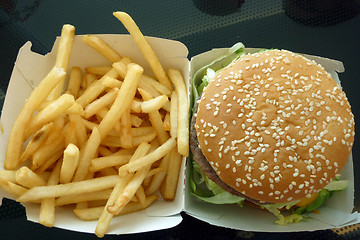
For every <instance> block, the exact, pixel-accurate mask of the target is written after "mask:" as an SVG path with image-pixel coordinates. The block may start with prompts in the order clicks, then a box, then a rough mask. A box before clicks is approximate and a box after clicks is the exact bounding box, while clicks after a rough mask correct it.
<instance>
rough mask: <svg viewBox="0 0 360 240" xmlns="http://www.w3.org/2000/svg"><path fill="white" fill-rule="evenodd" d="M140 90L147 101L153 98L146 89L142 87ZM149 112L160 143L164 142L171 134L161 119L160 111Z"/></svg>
mask: <svg viewBox="0 0 360 240" xmlns="http://www.w3.org/2000/svg"><path fill="white" fill-rule="evenodd" d="M138 91H139V92H140V94H141V96H142V98H143V99H144V100H145V101H149V100H152V96H151V95H150V93H148V92H146V91H145V90H143V89H141V88H139V89H138ZM148 114H149V120H150V122H151V125H152V126H153V128H154V129H155V131H156V133H157V137H158V139H159V141H160V143H164V142H165V141H166V140H167V139H168V138H169V135H168V133H167V132H166V131H165V129H164V123H163V121H162V120H161V116H160V113H159V112H158V111H157V110H155V111H151V112H149V113H148Z"/></svg>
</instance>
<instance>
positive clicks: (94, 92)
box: [76, 69, 119, 107]
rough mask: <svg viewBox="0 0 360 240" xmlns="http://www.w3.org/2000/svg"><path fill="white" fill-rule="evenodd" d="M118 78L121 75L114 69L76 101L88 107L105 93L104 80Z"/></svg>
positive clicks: (94, 83) (89, 87)
mask: <svg viewBox="0 0 360 240" xmlns="http://www.w3.org/2000/svg"><path fill="white" fill-rule="evenodd" d="M118 76H119V74H118V73H117V72H116V71H115V70H114V69H110V70H109V71H108V72H107V73H106V74H105V75H104V76H102V77H101V78H100V79H99V80H95V81H94V82H93V83H92V84H91V85H90V86H88V87H87V88H86V90H85V91H84V92H83V93H82V94H81V95H80V96H79V97H78V98H77V99H76V102H77V103H79V104H80V105H81V106H82V107H86V106H87V105H88V104H89V103H91V102H92V101H94V100H95V99H96V98H97V97H98V96H99V95H100V94H101V93H102V92H103V91H105V89H106V86H105V85H103V84H102V81H103V79H104V78H106V77H112V78H117V77H118Z"/></svg>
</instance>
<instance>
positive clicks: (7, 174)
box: [0, 169, 16, 183]
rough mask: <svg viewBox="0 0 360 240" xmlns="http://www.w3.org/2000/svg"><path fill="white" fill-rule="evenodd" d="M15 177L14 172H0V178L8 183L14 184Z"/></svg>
mask: <svg viewBox="0 0 360 240" xmlns="http://www.w3.org/2000/svg"><path fill="white" fill-rule="evenodd" d="M15 175H16V170H5V169H3V170H0V178H2V179H4V180H7V181H9V182H13V183H15V182H16V179H15Z"/></svg>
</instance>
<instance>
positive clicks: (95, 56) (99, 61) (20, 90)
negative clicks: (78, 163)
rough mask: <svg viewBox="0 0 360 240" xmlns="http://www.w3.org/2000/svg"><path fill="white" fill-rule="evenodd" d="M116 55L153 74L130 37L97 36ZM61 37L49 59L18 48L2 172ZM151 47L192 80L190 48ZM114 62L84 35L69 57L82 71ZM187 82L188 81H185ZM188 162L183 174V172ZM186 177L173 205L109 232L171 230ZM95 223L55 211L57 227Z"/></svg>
mask: <svg viewBox="0 0 360 240" xmlns="http://www.w3.org/2000/svg"><path fill="white" fill-rule="evenodd" d="M97 36H98V37H100V38H101V39H102V40H104V41H105V42H106V43H107V44H109V45H110V46H111V47H112V48H113V49H114V50H115V51H117V52H118V53H119V54H120V55H122V56H128V57H130V58H131V59H132V60H133V61H134V62H136V63H138V64H140V65H141V66H143V67H144V72H145V73H146V74H148V75H150V76H151V75H153V74H152V71H151V68H150V66H149V65H148V64H147V62H146V60H145V58H144V57H143V55H142V53H141V52H140V50H139V48H138V47H137V45H136V43H135V42H134V41H133V38H132V37H131V36H130V35H119V34H117V35H115V34H114V35H97ZM58 40H59V38H57V40H56V42H55V44H54V46H53V49H52V51H51V52H50V53H48V54H46V55H45V56H43V55H40V54H38V53H35V52H32V51H31V42H27V43H25V45H24V46H23V47H21V48H20V50H19V53H18V56H17V59H16V62H15V66H14V69H13V72H12V75H11V78H10V82H9V86H8V89H7V94H6V98H5V102H4V106H3V109H2V114H1V124H2V129H4V131H2V132H1V134H0V169H3V165H4V164H3V163H4V159H5V153H6V146H7V142H8V138H9V135H10V131H11V127H12V125H13V123H14V121H15V119H16V117H17V116H18V113H19V112H20V110H21V108H22V106H23V104H24V102H25V100H26V99H27V98H28V96H29V95H30V93H31V91H32V90H33V89H34V87H35V86H37V85H38V84H39V83H40V81H41V80H42V79H43V78H44V77H45V76H46V74H47V73H48V72H49V71H50V69H51V68H52V66H53V65H54V63H55V59H56V51H57V48H58V44H59V41H58ZM147 40H148V42H149V44H150V45H151V46H152V48H153V49H154V51H155V52H156V53H157V56H158V58H159V60H160V61H161V62H162V64H163V66H164V68H165V69H169V68H175V69H179V70H180V71H181V72H182V74H183V76H185V79H186V80H187V77H188V76H189V61H188V59H187V55H188V50H187V48H186V46H184V45H183V44H182V43H180V42H176V41H172V40H167V39H159V38H151V37H148V38H147ZM105 65H111V63H110V62H109V61H108V60H106V59H105V58H104V57H103V56H101V55H100V54H99V53H98V52H96V51H95V50H93V49H92V48H91V47H89V46H88V45H86V44H85V43H83V42H82V36H80V35H79V36H76V37H75V39H74V45H73V49H72V54H71V58H70V64H69V69H71V68H72V67H74V66H78V67H80V68H81V69H84V68H85V67H88V66H105ZM186 82H188V81H186ZM184 168H185V159H184V161H183V165H182V169H181V172H184V171H185V170H184ZM184 177H185V176H184V174H180V179H179V181H178V188H177V195H176V199H175V200H174V201H171V202H168V201H164V200H157V201H155V202H154V203H153V204H152V205H151V206H150V207H149V208H147V209H146V210H144V211H140V212H136V213H132V214H128V215H125V216H116V217H114V218H113V220H112V221H111V224H110V227H109V229H108V234H127V233H139V232H149V231H155V230H159V229H166V228H171V227H174V226H176V225H178V224H179V223H180V222H181V221H182V217H181V216H180V212H181V211H182V210H183V206H184V187H183V186H184ZM3 197H6V198H10V199H14V200H16V198H15V197H14V196H11V195H10V194H8V193H6V192H4V191H2V190H1V189H0V199H2V198H3ZM24 205H25V207H26V215H27V219H28V220H30V221H33V222H38V217H39V204H31V203H26V204H24ZM96 225H97V221H83V220H80V219H79V218H78V217H76V216H75V214H74V213H72V210H71V209H70V208H64V207H57V208H56V212H55V225H54V226H55V227H59V228H63V229H68V230H73V231H79V232H88V233H94V231H95V228H96Z"/></svg>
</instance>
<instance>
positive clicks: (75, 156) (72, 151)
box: [60, 143, 80, 183]
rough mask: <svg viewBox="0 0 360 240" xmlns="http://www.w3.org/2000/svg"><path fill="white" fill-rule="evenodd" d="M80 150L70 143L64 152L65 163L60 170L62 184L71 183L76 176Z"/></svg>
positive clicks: (63, 162)
mask: <svg viewBox="0 0 360 240" xmlns="http://www.w3.org/2000/svg"><path fill="white" fill-rule="evenodd" d="M79 154H80V151H79V148H78V147H77V146H75V145H74V144H72V143H70V144H69V145H67V147H66V149H65V150H64V156H63V161H62V165H61V170H60V183H69V182H70V181H71V179H72V178H73V176H74V173H75V170H76V168H77V165H78V162H79Z"/></svg>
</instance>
